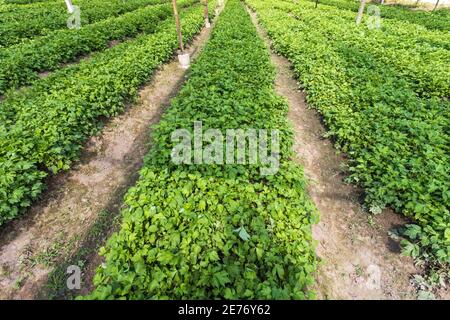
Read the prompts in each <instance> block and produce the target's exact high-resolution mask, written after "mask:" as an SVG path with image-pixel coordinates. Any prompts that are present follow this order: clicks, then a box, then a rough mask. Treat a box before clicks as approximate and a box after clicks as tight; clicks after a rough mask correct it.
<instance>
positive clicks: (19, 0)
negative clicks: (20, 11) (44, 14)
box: [5, 0, 58, 4]
mask: <svg viewBox="0 0 450 320" xmlns="http://www.w3.org/2000/svg"><path fill="white" fill-rule="evenodd" d="M55 1H58V0H5V3H8V4H31V3H38V2H55Z"/></svg>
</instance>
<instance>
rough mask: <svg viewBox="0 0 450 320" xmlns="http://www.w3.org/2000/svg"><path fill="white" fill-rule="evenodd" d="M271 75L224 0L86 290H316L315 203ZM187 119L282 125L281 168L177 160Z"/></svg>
mask: <svg viewBox="0 0 450 320" xmlns="http://www.w3.org/2000/svg"><path fill="white" fill-rule="evenodd" d="M274 78H275V72H274V68H273V66H272V65H271V63H270V57H269V54H268V50H267V47H266V46H265V44H264V43H263V41H262V40H261V39H260V38H259V37H258V35H257V32H256V29H255V27H254V25H253V24H252V22H251V19H250V16H249V15H248V13H247V12H246V11H245V8H244V6H243V4H242V3H241V2H240V1H238V0H229V1H228V3H227V4H226V7H225V9H224V11H223V12H222V13H221V15H220V17H219V19H218V21H217V24H216V26H215V27H214V30H213V32H212V35H211V38H210V40H209V41H208V43H207V45H206V47H205V48H204V49H203V51H202V53H201V55H200V57H199V58H198V60H197V61H196V62H195V63H194V64H193V66H192V70H191V72H190V74H189V79H188V81H187V82H186V83H185V85H184V86H183V88H182V89H181V91H180V93H179V95H178V96H177V97H176V98H175V99H174V100H173V101H172V103H171V105H170V107H169V109H168V110H167V112H166V113H165V115H164V116H163V118H162V120H161V121H160V123H159V124H158V125H156V126H155V128H154V129H153V130H152V141H153V142H152V149H151V151H150V152H149V154H148V155H147V156H146V159H145V165H144V168H143V169H142V171H141V173H140V179H139V181H138V182H137V184H136V185H135V186H134V187H132V188H131V189H130V190H129V192H128V194H127V196H126V199H125V203H126V206H127V207H126V209H124V210H123V212H122V217H123V218H122V219H123V220H122V224H121V229H120V231H118V232H117V233H115V234H114V235H113V236H112V237H111V238H110V239H109V241H108V242H107V245H106V246H105V247H104V248H102V249H101V254H102V255H104V257H105V263H104V264H103V265H102V266H100V267H99V268H98V270H97V274H96V275H95V278H94V284H95V289H94V291H93V292H92V293H91V294H90V295H88V296H86V297H84V298H85V299H124V298H125V299H308V298H312V297H314V294H313V292H312V291H311V290H309V287H310V286H311V285H312V284H313V282H314V278H313V273H314V270H315V269H316V264H317V263H316V256H315V253H314V249H313V246H312V236H311V224H312V223H314V222H315V221H316V219H317V214H316V210H315V208H314V205H313V204H312V203H311V201H310V200H309V198H308V195H307V193H306V191H305V178H304V175H303V171H302V169H301V168H300V167H299V166H297V165H296V164H294V163H293V162H292V161H291V160H290V156H291V155H292V151H291V146H292V141H293V138H292V136H293V135H292V130H291V128H290V126H289V125H288V123H287V119H286V115H287V110H288V106H287V103H286V101H285V100H284V99H282V98H281V97H279V96H277V95H276V94H275V91H274V88H273V83H274ZM195 121H201V122H202V126H203V130H208V129H215V130H219V132H221V133H223V134H224V135H225V130H227V129H237V128H239V129H243V130H245V129H248V128H254V129H268V130H271V129H277V130H280V137H281V147H280V150H281V151H280V152H281V155H280V158H281V160H280V168H279V171H278V172H277V173H276V174H275V175H270V176H262V175H261V173H260V169H261V168H262V167H264V164H262V163H261V162H258V163H257V164H254V165H251V166H246V165H238V164H234V165H233V164H229V165H223V164H220V163H214V164H209V165H206V164H203V165H200V164H199V165H188V164H181V165H176V164H174V163H173V162H172V160H171V153H172V150H173V148H174V147H175V145H176V144H177V142H176V141H173V140H172V139H171V136H172V134H173V132H175V131H176V130H180V129H184V130H185V131H186V132H190V133H192V131H193V126H194V122H195ZM215 139H218V140H214V141H216V142H217V141H220V143H225V138H224V139H222V138H221V137H217V136H216V138H215ZM211 142H213V140H209V141H208V143H207V144H208V145H209V143H211ZM205 144H206V142H205ZM189 147H192V146H189ZM221 148H222V147H221V146H219V150H222V149H221ZM215 150H216V152H218V153H220V151H217V149H215ZM223 151H225V150H223ZM205 152H206V151H205ZM234 155H235V156H236V154H234ZM235 159H236V158H235ZM191 160H192V159H191Z"/></svg>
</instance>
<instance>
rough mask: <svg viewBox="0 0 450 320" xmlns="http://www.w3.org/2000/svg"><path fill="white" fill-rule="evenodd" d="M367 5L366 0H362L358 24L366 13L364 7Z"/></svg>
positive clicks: (357, 17) (357, 19)
mask: <svg viewBox="0 0 450 320" xmlns="http://www.w3.org/2000/svg"><path fill="white" fill-rule="evenodd" d="M365 6H366V0H361V4H360V6H359V10H358V15H357V16H356V24H360V23H361V20H362V17H363V14H364V7H365Z"/></svg>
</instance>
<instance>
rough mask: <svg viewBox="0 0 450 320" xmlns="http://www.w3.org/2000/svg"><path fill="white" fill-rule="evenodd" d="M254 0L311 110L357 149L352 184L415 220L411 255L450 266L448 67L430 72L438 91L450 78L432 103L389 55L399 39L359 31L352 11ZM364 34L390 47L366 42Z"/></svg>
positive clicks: (341, 144) (348, 148) (351, 151)
mask: <svg viewBox="0 0 450 320" xmlns="http://www.w3.org/2000/svg"><path fill="white" fill-rule="evenodd" d="M246 2H247V3H248V4H249V5H250V6H251V7H252V8H253V10H255V11H256V12H257V13H258V17H259V19H260V21H261V23H262V24H263V25H264V27H265V28H266V30H267V31H268V33H269V35H270V37H271V38H272V40H273V46H274V48H275V49H276V50H277V51H278V52H279V53H280V54H282V55H284V56H286V57H287V58H288V59H289V60H290V61H291V62H292V63H293V66H294V70H295V72H296V74H297V76H298V78H299V79H300V81H301V86H302V87H303V88H304V89H305V90H306V91H307V93H308V96H307V99H308V102H309V104H310V105H312V106H314V107H315V108H317V109H318V110H319V111H320V112H321V113H322V115H323V117H324V121H325V123H326V125H327V126H328V130H329V132H328V134H327V136H328V137H331V138H333V139H334V141H335V143H336V146H337V147H338V148H340V149H341V150H342V151H344V152H346V153H347V155H348V157H349V160H350V162H349V171H350V177H349V179H348V180H349V181H350V182H353V183H355V184H358V185H360V186H362V187H363V188H364V190H365V191H366V200H365V201H366V204H367V207H368V208H372V209H373V210H374V211H376V212H379V211H380V210H381V209H383V208H385V207H387V206H389V207H392V208H393V209H395V210H396V211H398V212H402V213H403V214H404V215H406V216H408V217H411V218H412V219H413V221H414V224H411V225H410V226H407V228H405V229H404V230H403V231H404V233H403V235H404V241H403V243H402V245H403V247H404V252H405V253H407V254H409V255H412V256H413V257H415V258H416V259H418V258H420V257H421V258H423V259H425V260H427V263H428V268H430V269H434V268H438V269H439V268H440V269H447V270H448V265H449V263H450V237H449V235H450V231H449V230H450V212H449V206H448V203H449V199H450V191H449V186H448V181H450V175H449V171H448V165H449V163H450V157H449V152H448V151H449V148H448V146H449V145H450V143H449V142H450V137H449V132H448V128H449V127H450V114H449V110H450V108H449V107H450V103H449V101H448V100H447V99H439V98H437V97H445V95H448V89H444V88H448V86H449V77H448V76H446V75H447V74H448V64H447V66H446V67H443V68H442V69H439V68H438V69H436V70H435V72H434V73H432V74H431V73H429V71H427V72H425V73H426V74H428V80H426V81H425V82H427V83H428V84H429V87H433V82H432V78H433V77H436V79H441V80H442V81H441V80H439V81H441V82H440V83H441V84H440V85H436V88H438V89H437V91H438V92H440V93H439V94H435V95H434V96H435V97H433V98H429V97H427V95H426V94H425V92H426V91H427V88H428V86H423V85H421V84H420V83H421V82H420V81H417V82H415V81H414V80H413V79H414V77H415V75H413V73H414V71H413V70H414V67H411V68H410V70H411V71H406V72H405V70H403V71H399V70H400V69H402V67H401V66H400V64H397V63H385V61H384V59H382V56H383V55H384V53H386V55H389V50H390V49H389V46H391V45H393V43H394V42H395V37H393V36H391V35H383V34H380V31H379V30H369V29H366V28H364V27H361V28H358V29H359V31H358V30H357V29H356V26H352V25H353V24H354V23H352V22H349V20H348V19H349V18H346V17H345V13H343V14H340V13H339V10H335V9H329V8H328V9H327V8H326V6H322V7H321V8H320V10H314V9H313V6H314V4H313V3H309V2H307V3H306V4H305V3H300V4H294V3H290V2H286V1H273V0H263V1H256V0H247V1H246ZM328 11H329V12H328ZM332 13H335V14H332ZM338 13H339V14H338ZM344 30H345V31H344ZM418 31H420V29H418ZM424 32H425V33H426V32H428V31H424ZM358 33H360V34H361V33H363V34H364V33H366V35H367V36H368V39H372V38H371V37H372V36H373V37H375V38H377V39H378V40H379V41H380V44H376V45H371V44H370V43H369V42H368V41H367V40H366V39H365V38H364V37H359V40H358V36H357V34H358ZM403 40H404V39H403V38H401V37H398V38H397V42H398V43H401V42H403ZM383 41H386V43H385V42H383ZM385 44H387V45H386V48H385V50H384V51H383V50H382V49H381V48H382V47H383V46H384V45H385ZM415 45H417V48H416V50H418V51H419V52H420V51H421V50H422V49H421V47H420V45H418V44H415ZM365 47H366V48H367V49H364V48H365ZM372 49H374V50H372ZM411 50H412V51H411V52H412V55H414V54H415V53H414V50H413V49H411ZM383 52H384V53H383ZM441 52H442V53H443V56H442V57H441V58H442V59H443V60H442V61H445V60H446V59H447V60H448V58H449V54H448V51H446V50H444V51H441ZM398 60H401V59H398ZM417 77H421V71H417ZM422 83H423V82H422ZM437 83H438V82H436V84H437ZM417 84H419V85H417ZM441 85H442V86H441ZM421 88H422V89H421ZM418 92H421V93H423V94H422V95H421V96H419V95H418V94H417V93H418Z"/></svg>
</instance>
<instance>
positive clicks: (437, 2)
mask: <svg viewBox="0 0 450 320" xmlns="http://www.w3.org/2000/svg"><path fill="white" fill-rule="evenodd" d="M438 5H439V0H437V1H436V5H435V6H434V8H433V11H434V10H436V8H437V7H438Z"/></svg>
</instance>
